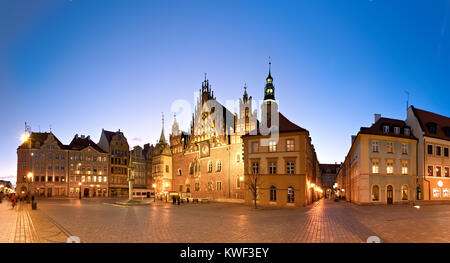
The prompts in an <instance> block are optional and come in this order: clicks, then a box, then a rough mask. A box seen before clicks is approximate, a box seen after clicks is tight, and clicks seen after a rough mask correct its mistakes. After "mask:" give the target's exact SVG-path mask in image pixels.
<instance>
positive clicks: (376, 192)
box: [372, 185, 380, 201]
mask: <svg viewBox="0 0 450 263" xmlns="http://www.w3.org/2000/svg"><path fill="white" fill-rule="evenodd" d="M372 201H380V187H379V186H378V185H374V186H372Z"/></svg>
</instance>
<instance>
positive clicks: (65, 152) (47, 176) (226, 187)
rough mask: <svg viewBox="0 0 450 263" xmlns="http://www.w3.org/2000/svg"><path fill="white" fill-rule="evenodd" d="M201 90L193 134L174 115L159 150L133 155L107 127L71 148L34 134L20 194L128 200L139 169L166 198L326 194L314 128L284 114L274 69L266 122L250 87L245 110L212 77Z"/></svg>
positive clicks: (300, 199)
mask: <svg viewBox="0 0 450 263" xmlns="http://www.w3.org/2000/svg"><path fill="white" fill-rule="evenodd" d="M199 92H200V96H199V98H198V100H197V102H196V107H195V111H194V113H193V114H192V121H191V125H190V129H189V131H182V130H180V128H179V124H178V122H177V120H176V118H175V117H174V121H173V125H172V131H171V134H170V136H169V140H166V137H165V134H164V127H163V128H162V131H161V136H160V138H159V140H158V142H157V144H156V145H155V146H153V145H149V144H147V145H145V146H144V148H141V147H139V146H137V147H134V148H133V149H132V150H130V148H129V145H128V142H127V139H126V138H125V136H124V134H123V133H122V132H120V130H119V131H117V132H110V131H106V130H103V131H102V133H101V137H100V141H99V142H98V143H97V144H96V143H94V142H93V141H92V140H91V139H90V138H89V136H87V137H85V136H78V135H76V136H75V137H74V139H73V140H72V142H71V143H70V144H69V145H64V144H62V143H61V142H60V141H59V140H58V139H57V138H56V136H55V135H54V134H53V133H51V132H50V133H34V132H33V133H31V136H30V137H29V140H28V141H26V142H24V143H23V144H22V145H20V146H19V147H18V149H17V156H18V163H17V189H18V190H19V191H23V192H25V191H28V190H29V191H30V192H32V193H34V194H36V195H39V196H46V197H51V196H69V197H77V196H79V195H80V193H81V194H82V195H83V196H88V197H100V196H101V197H107V196H108V197H109V196H111V197H114V196H127V194H128V181H127V179H128V174H129V171H130V170H132V171H133V172H134V177H135V180H134V187H137V188H147V189H152V190H154V192H155V193H156V196H157V198H161V199H163V198H168V197H170V195H172V194H176V195H181V196H186V197H192V198H207V199H211V200H219V201H220V200H241V201H245V202H248V203H253V202H255V201H256V203H259V204H261V205H272V206H295V207H300V206H305V205H308V204H310V203H312V202H314V201H315V200H317V199H318V198H320V197H322V195H323V192H324V191H323V189H322V188H321V170H320V167H319V162H318V159H317V155H316V152H315V149H314V146H313V144H312V140H311V137H310V134H309V131H308V130H306V129H304V128H302V127H300V126H298V125H296V124H294V123H293V122H291V121H290V120H289V119H288V118H287V117H286V116H285V115H283V114H282V113H281V112H279V111H278V102H277V101H276V100H275V87H274V85H273V78H272V76H271V72H270V64H269V74H268V76H267V78H266V85H265V87H264V100H263V102H262V103H261V105H260V107H261V113H262V114H261V116H262V117H261V120H258V119H257V109H253V108H252V107H253V105H255V104H256V103H254V101H253V99H252V97H251V96H249V95H248V94H247V90H246V87H244V94H243V96H242V98H240V99H239V107H238V108H239V112H238V113H232V112H231V111H230V110H229V109H227V108H226V107H225V106H223V105H222V104H221V103H219V102H218V101H217V100H216V97H215V96H214V91H212V89H211V85H210V84H209V80H208V79H206V77H205V80H204V81H203V83H202V88H201V89H200V91H199ZM163 126H164V125H163ZM266 131H270V132H271V133H267V132H266ZM273 135H276V136H273ZM252 189H254V191H252ZM255 196H256V198H255Z"/></svg>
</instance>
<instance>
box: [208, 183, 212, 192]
mask: <svg viewBox="0 0 450 263" xmlns="http://www.w3.org/2000/svg"><path fill="white" fill-rule="evenodd" d="M212 186H213V184H212V182H208V191H212Z"/></svg>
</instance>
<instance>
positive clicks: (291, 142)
mask: <svg viewBox="0 0 450 263" xmlns="http://www.w3.org/2000/svg"><path fill="white" fill-rule="evenodd" d="M286 151H288V152H293V151H294V140H292V139H289V140H286Z"/></svg>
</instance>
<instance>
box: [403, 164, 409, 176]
mask: <svg viewBox="0 0 450 263" xmlns="http://www.w3.org/2000/svg"><path fill="white" fill-rule="evenodd" d="M402 174H408V162H407V161H403V162H402Z"/></svg>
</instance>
